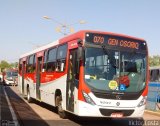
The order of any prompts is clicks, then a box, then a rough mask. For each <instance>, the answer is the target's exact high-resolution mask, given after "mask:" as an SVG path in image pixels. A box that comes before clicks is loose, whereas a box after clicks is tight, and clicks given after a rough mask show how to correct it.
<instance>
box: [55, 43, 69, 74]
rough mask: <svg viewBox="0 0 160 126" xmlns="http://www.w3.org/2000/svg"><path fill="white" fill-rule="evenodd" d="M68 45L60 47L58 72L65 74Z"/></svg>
mask: <svg viewBox="0 0 160 126" xmlns="http://www.w3.org/2000/svg"><path fill="white" fill-rule="evenodd" d="M66 57H67V44H65V45H61V46H59V47H58V52H57V66H56V71H58V72H63V71H64V70H65V67H66Z"/></svg>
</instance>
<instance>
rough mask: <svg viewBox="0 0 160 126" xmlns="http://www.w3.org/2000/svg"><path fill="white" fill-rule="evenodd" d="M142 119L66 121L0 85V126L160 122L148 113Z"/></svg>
mask: <svg viewBox="0 0 160 126" xmlns="http://www.w3.org/2000/svg"><path fill="white" fill-rule="evenodd" d="M7 97H8V100H7ZM9 102H10V103H9ZM143 118H144V120H134V119H106V118H98V119H97V118H80V117H77V116H74V115H71V114H69V118H68V119H61V118H60V117H59V115H58V114H57V111H56V108H54V107H52V106H49V105H47V104H45V103H40V102H38V101H33V102H32V103H29V104H28V103H27V101H26V100H25V99H24V98H23V97H22V95H21V94H20V93H19V90H18V87H13V86H3V85H2V84H0V120H1V123H0V124H1V125H2V126H9V125H11V126H15V125H19V126H128V125H130V126H137V125H138V126H142V125H144V122H146V121H149V120H151V121H154V120H156V121H157V120H160V117H159V116H155V115H150V114H148V113H144V117H143ZM16 120H17V121H16ZM156 124H157V123H156ZM158 124H160V121H159V122H158ZM146 125H148V126H150V125H149V124H146Z"/></svg>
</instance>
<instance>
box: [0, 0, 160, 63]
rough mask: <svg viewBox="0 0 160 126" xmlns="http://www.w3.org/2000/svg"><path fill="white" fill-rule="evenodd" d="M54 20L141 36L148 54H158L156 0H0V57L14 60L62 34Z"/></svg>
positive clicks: (159, 26) (159, 1)
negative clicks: (57, 30)
mask: <svg viewBox="0 0 160 126" xmlns="http://www.w3.org/2000/svg"><path fill="white" fill-rule="evenodd" d="M43 16H48V17H50V18H52V20H47V19H44V18H43ZM80 20H85V21H86V23H85V24H79V23H78V21H80ZM56 21H58V22H61V23H62V24H64V23H65V24H68V25H70V24H74V23H75V24H74V25H73V26H72V27H74V30H75V32H76V31H79V30H98V31H109V32H114V33H121V34H126V35H130V36H135V37H139V38H143V39H145V40H146V41H147V43H148V48H149V55H151V56H153V55H160V41H159V37H160V0H0V61H1V60H6V61H8V62H16V61H18V59H19V56H20V55H22V54H24V53H26V52H28V51H31V50H33V49H35V48H37V47H39V46H42V45H45V44H48V43H50V42H53V41H55V40H57V39H60V38H62V37H63V36H64V35H63V34H60V33H58V32H56V30H55V29H56V27H58V26H59V24H58V23H57V22H56Z"/></svg>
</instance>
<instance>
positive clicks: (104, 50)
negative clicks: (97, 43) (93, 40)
mask: <svg viewBox="0 0 160 126" xmlns="http://www.w3.org/2000/svg"><path fill="white" fill-rule="evenodd" d="M101 47H102V49H103V52H104V53H105V54H107V56H108V59H109V60H110V63H111V65H112V66H113V67H114V68H118V66H117V64H116V62H115V60H114V59H113V58H112V57H113V56H112V55H110V54H109V52H108V50H107V49H106V47H105V45H102V46H101Z"/></svg>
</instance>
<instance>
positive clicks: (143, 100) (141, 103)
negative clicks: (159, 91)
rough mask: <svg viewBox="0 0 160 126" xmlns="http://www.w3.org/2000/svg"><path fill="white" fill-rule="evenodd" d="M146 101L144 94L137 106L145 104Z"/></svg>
mask: <svg viewBox="0 0 160 126" xmlns="http://www.w3.org/2000/svg"><path fill="white" fill-rule="evenodd" d="M146 101H147V97H146V96H145V97H143V98H142V100H141V101H140V102H139V104H138V105H137V107H141V106H143V105H145V104H146Z"/></svg>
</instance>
